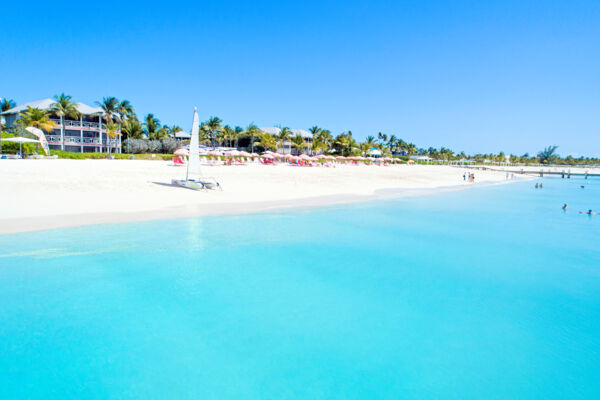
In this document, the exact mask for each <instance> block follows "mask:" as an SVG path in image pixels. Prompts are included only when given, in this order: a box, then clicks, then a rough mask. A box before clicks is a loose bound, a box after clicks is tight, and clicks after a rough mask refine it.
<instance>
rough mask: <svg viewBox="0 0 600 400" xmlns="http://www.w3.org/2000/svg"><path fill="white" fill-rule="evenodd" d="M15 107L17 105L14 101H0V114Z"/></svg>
mask: <svg viewBox="0 0 600 400" xmlns="http://www.w3.org/2000/svg"><path fill="white" fill-rule="evenodd" d="M16 106H17V103H15V101H14V100H12V99H2V101H0V112H4V111H8V110H10V109H11V108H15V107H16Z"/></svg>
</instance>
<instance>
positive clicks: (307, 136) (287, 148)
mask: <svg viewBox="0 0 600 400" xmlns="http://www.w3.org/2000/svg"><path fill="white" fill-rule="evenodd" d="M260 130H261V131H263V132H264V133H268V134H269V135H273V136H278V135H279V134H280V133H281V128H278V127H276V126H272V127H267V128H260ZM296 135H300V136H302V137H303V138H304V141H305V142H306V143H309V144H310V143H312V140H313V135H312V133H310V132H309V131H305V130H304V129H290V136H291V137H294V136H296ZM309 147H310V146H309ZM292 150H293V146H292V142H290V141H288V140H286V141H284V142H283V144H282V147H280V148H278V149H277V152H278V153H282V154H292Z"/></svg>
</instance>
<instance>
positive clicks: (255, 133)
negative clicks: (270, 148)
mask: <svg viewBox="0 0 600 400" xmlns="http://www.w3.org/2000/svg"><path fill="white" fill-rule="evenodd" d="M246 135H248V136H250V148H251V150H250V152H251V153H254V138H255V137H260V136H262V135H263V133H262V131H261V130H260V129H259V128H258V126H256V125H254V124H250V125H248V127H247V128H246Z"/></svg>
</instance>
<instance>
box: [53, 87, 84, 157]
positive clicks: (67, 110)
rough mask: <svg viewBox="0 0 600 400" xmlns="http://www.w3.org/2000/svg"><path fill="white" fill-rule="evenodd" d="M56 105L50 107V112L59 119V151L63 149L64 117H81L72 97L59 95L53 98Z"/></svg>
mask: <svg viewBox="0 0 600 400" xmlns="http://www.w3.org/2000/svg"><path fill="white" fill-rule="evenodd" d="M54 100H56V103H54V104H52V106H51V107H50V110H49V111H50V112H51V113H52V114H54V115H56V116H58V117H59V118H60V149H61V150H64V149H65V121H64V119H65V117H71V118H79V116H80V115H81V114H80V113H79V110H78V109H77V106H76V105H75V102H74V101H73V100H72V97H71V96H69V95H66V94H64V93H61V94H59V95H56V96H54Z"/></svg>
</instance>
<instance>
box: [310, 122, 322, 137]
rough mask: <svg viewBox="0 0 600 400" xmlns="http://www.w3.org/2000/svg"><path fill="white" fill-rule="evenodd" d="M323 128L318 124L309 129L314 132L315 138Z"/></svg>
mask: <svg viewBox="0 0 600 400" xmlns="http://www.w3.org/2000/svg"><path fill="white" fill-rule="evenodd" d="M321 130H322V129H321V128H319V127H318V126H316V125H315V126H311V127H310V129H309V130H308V131H309V132H310V133H312V135H313V139H314V138H315V137H316V136H317V135H318V134H319V133H320V132H321Z"/></svg>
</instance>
